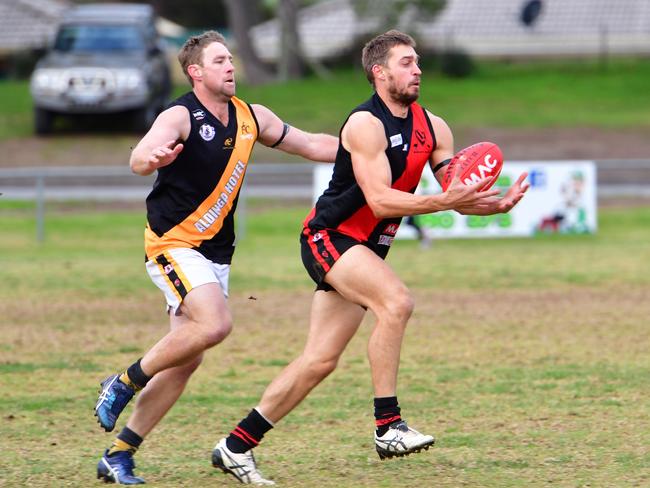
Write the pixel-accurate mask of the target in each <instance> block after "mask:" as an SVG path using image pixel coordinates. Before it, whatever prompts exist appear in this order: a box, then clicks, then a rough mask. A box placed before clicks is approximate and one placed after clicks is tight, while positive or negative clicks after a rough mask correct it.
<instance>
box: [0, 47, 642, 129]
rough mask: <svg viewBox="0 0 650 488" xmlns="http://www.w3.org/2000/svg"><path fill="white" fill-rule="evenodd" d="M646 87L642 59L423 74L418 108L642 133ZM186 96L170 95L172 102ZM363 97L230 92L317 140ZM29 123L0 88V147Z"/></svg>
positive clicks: (341, 92) (517, 123) (12, 87)
mask: <svg viewBox="0 0 650 488" xmlns="http://www.w3.org/2000/svg"><path fill="white" fill-rule="evenodd" d="M426 63H427V59H425V60H424V64H425V65H426ZM648 79H650V60H646V59H621V60H612V61H611V63H610V64H609V65H608V68H607V69H603V67H602V66H601V65H599V64H598V63H596V62H576V61H563V62H559V61H558V62H547V63H514V64H507V63H497V62H489V63H486V62H481V63H479V64H477V66H476V72H475V73H474V75H473V76H471V77H468V78H462V79H457V78H445V77H441V76H440V75H439V74H438V71H437V70H435V69H434V70H426V69H425V71H424V73H423V75H422V80H423V84H422V88H421V97H420V101H421V103H422V104H423V105H424V106H426V107H428V108H429V109H430V110H432V111H433V112H434V113H436V114H439V115H441V116H443V117H444V118H445V120H446V121H447V122H448V123H449V124H450V125H451V126H452V128H453V127H459V126H464V127H473V126H488V125H489V126H493V127H549V126H555V127H572V126H585V127H616V128H625V127H635V128H638V127H650V118H649V117H648V113H647V110H646V107H648V106H650V91H649V90H648V89H647V80H648ZM187 90H188V87H187V86H185V85H184V86H181V87H177V88H176V90H175V94H176V95H177V94H180V93H183V92H185V91H187ZM370 93H371V88H370V86H369V84H368V82H367V80H366V79H365V77H364V75H363V73H362V72H361V70H359V69H355V70H351V69H342V70H338V71H336V72H335V73H334V76H333V78H331V79H328V80H321V79H317V78H309V79H306V80H302V81H292V82H287V83H282V84H274V85H268V86H261V87H260V86H258V87H250V86H246V85H242V84H240V85H239V86H238V96H240V97H241V98H243V99H245V100H247V101H249V102H251V103H261V104H264V105H267V106H269V107H271V108H272V109H273V110H274V111H275V112H276V113H277V114H278V115H280V116H281V117H283V118H285V119H286V120H288V121H289V122H291V123H292V124H294V125H296V126H298V127H301V128H304V129H308V130H312V131H317V132H320V131H328V132H338V129H339V127H340V124H341V123H342V121H343V120H344V119H345V117H347V115H348V113H349V111H350V109H351V108H352V107H355V106H356V105H358V104H359V103H360V102H361V101H362V100H364V99H365V98H366V97H368V96H369V95H370ZM297 100H298V101H300V103H296V101H297ZM32 120H33V119H32V104H31V98H30V95H29V86H28V84H27V82H24V81H23V82H17V81H7V80H2V81H0V140H2V139H8V138H15V137H26V136H29V135H31V134H32V132H33V131H32V126H33V125H32Z"/></svg>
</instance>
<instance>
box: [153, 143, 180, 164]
mask: <svg viewBox="0 0 650 488" xmlns="http://www.w3.org/2000/svg"><path fill="white" fill-rule="evenodd" d="M182 150H183V144H182V143H180V142H179V143H176V141H175V140H172V141H167V142H166V143H165V144H163V145H162V146H158V147H156V148H154V149H153V150H152V151H151V154H150V155H149V159H148V161H147V162H148V163H149V164H150V165H151V168H152V169H158V168H162V167H163V166H168V165H170V164H171V163H173V162H174V160H175V159H176V158H177V157H178V155H179V154H180V152H181V151H182Z"/></svg>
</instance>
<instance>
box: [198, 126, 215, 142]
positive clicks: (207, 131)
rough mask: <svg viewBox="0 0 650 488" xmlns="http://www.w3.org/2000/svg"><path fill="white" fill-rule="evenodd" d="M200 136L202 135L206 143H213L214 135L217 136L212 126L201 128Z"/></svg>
mask: <svg viewBox="0 0 650 488" xmlns="http://www.w3.org/2000/svg"><path fill="white" fill-rule="evenodd" d="M199 134H200V135H201V137H202V138H203V140H204V141H211V140H212V139H214V134H215V130H214V127H212V126H211V125H210V124H203V125H202V126H201V127H200V128H199Z"/></svg>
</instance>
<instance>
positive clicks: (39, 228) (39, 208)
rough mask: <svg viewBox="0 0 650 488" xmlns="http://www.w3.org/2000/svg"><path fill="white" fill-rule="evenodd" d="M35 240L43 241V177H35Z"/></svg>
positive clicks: (39, 175) (41, 174)
mask: <svg viewBox="0 0 650 488" xmlns="http://www.w3.org/2000/svg"><path fill="white" fill-rule="evenodd" d="M36 240H37V241H38V242H43V241H45V175H44V174H43V173H39V174H38V175H37V176H36Z"/></svg>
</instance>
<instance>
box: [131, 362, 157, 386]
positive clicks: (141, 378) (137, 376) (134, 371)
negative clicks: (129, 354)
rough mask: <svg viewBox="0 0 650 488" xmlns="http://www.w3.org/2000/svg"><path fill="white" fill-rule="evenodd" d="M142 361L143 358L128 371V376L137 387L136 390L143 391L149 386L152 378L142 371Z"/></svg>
mask: <svg viewBox="0 0 650 488" xmlns="http://www.w3.org/2000/svg"><path fill="white" fill-rule="evenodd" d="M141 360H142V358H140V359H138V360H137V361H136V362H135V363H133V364H132V365H131V366H129V369H127V370H126V374H127V376H128V377H129V380H131V383H133V385H134V386H135V389H136V390H142V389H143V388H144V387H145V386H147V383H149V380H150V379H151V378H152V377H151V376H147V375H146V374H144V371H142V366H140V361H141Z"/></svg>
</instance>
